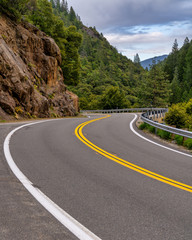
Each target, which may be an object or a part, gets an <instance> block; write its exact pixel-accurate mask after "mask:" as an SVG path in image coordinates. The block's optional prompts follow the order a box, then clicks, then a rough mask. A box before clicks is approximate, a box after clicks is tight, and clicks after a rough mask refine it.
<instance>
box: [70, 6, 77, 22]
mask: <svg viewBox="0 0 192 240" xmlns="http://www.w3.org/2000/svg"><path fill="white" fill-rule="evenodd" d="M69 20H70V21H71V22H74V21H75V20H76V13H75V11H74V9H73V7H71V8H70V11H69Z"/></svg>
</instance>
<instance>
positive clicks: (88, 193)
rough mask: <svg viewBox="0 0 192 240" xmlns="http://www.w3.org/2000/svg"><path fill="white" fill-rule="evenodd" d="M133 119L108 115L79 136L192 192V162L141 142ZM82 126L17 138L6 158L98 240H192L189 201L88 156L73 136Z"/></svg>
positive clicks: (32, 129)
mask: <svg viewBox="0 0 192 240" xmlns="http://www.w3.org/2000/svg"><path fill="white" fill-rule="evenodd" d="M91 118H92V117H91ZM93 118H95V117H93ZM133 118H134V115H132V114H113V115H112V116H111V117H110V118H106V119H103V120H100V121H95V122H92V123H90V124H88V125H86V126H85V127H84V128H83V135H84V136H85V137H86V138H87V139H88V140H89V141H90V142H91V143H93V144H95V145H96V146H98V147H99V148H102V149H104V150H105V151H106V152H109V153H111V154H113V155H114V156H117V157H119V158H121V159H124V160H126V161H128V162H129V163H131V164H134V165H137V166H139V167H141V168H144V169H147V170H148V171H151V172H154V173H156V174H159V175H161V176H164V177H166V178H169V179H172V180H174V181H177V182H181V183H183V184H186V185H189V186H192V174H191V171H192V158H190V157H187V156H183V155H180V154H178V153H175V152H171V151H169V150H168V149H163V148H161V147H159V146H157V145H153V144H151V143H149V142H147V141H145V140H144V139H142V138H139V137H138V136H137V135H135V134H134V133H133V132H132V131H131V130H130V127H129V124H130V121H132V120H133ZM82 122H85V119H80V118H77V119H62V120H57V121H49V122H45V123H42V124H37V125H34V126H28V127H25V128H23V129H21V130H19V131H17V132H16V133H15V134H14V135H13V137H12V139H11V142H10V150H11V154H12V156H13V159H14V161H15V163H16V164H17V166H18V167H19V169H20V170H21V171H22V172H23V173H24V174H25V175H26V176H27V177H28V178H29V179H30V181H31V182H33V184H34V185H35V186H37V188H39V189H40V190H41V191H42V192H43V193H45V194H46V195H47V196H48V197H49V198H50V199H52V200H53V201H54V202H55V203H56V204H58V205H59V206H60V207H61V208H62V209H64V210H65V211H66V212H67V213H69V214H70V215H71V216H72V217H74V218H75V219H76V220H77V221H79V222H80V223H81V224H83V225H84V226H85V227H86V228H88V229H89V230H90V231H92V232H93V233H94V234H96V235H97V236H98V237H99V238H101V239H103V240H118V239H119V240H124V239H125V240H127V239H131V240H138V239H146V240H148V239H155V240H156V239H157V240H158V239H159V240H160V239H161V240H162V239H165V240H166V239H171V240H174V239H177V240H178V239H179V240H182V239H185V240H188V239H190V240H191V237H192V226H191V225H192V224H191V223H192V210H191V205H192V198H191V193H190V192H187V191H184V190H182V189H179V188H176V187H174V186H170V185H168V184H166V183H163V182H160V181H157V180H156V179H153V178H151V177H148V176H146V175H143V174H141V173H138V172H135V171H134V170H131V169H129V168H126V167H124V166H122V165H120V164H118V163H116V162H114V161H111V160H110V159H109V158H106V157H104V156H102V155H101V154H99V153H98V152H95V151H93V149H91V148H89V147H88V146H87V145H85V144H84V143H82V142H81V141H79V139H78V138H77V137H76V135H75V132H74V131H75V129H76V127H77V126H78V125H79V124H81V123H82Z"/></svg>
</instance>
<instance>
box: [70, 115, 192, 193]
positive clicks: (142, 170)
mask: <svg viewBox="0 0 192 240" xmlns="http://www.w3.org/2000/svg"><path fill="white" fill-rule="evenodd" d="M108 117H110V115H107V116H105V117H102V118H97V119H93V120H90V121H87V122H85V123H82V124H80V125H79V126H77V128H76V129H75V135H76V136H77V137H78V138H79V140H80V141H82V142H83V143H84V144H86V145H87V146H88V147H90V148H91V149H93V150H94V151H96V152H98V153H100V154H101V155H103V156H105V157H107V158H109V159H111V160H112V161H114V162H116V163H119V164H121V165H123V166H125V167H127V168H129V169H132V170H134V171H136V172H139V173H141V174H144V175H146V176H148V177H151V178H153V179H156V180H158V181H160V182H164V183H166V184H169V185H172V186H174V187H177V188H180V189H182V190H185V191H188V192H192V186H189V185H186V184H184V183H181V182H177V181H175V180H173V179H170V178H167V177H164V176H162V175H159V174H157V173H154V172H151V171H149V170H147V169H145V168H142V167H139V166H137V165H135V164H133V163H130V162H128V161H126V160H124V159H122V158H119V157H117V156H115V155H113V154H111V153H109V152H107V151H105V150H103V149H102V148H100V147H98V146H96V145H95V144H93V143H92V142H90V141H89V140H88V139H87V138H86V137H85V136H84V135H83V132H82V130H83V128H84V127H85V126H86V125H88V124H90V123H92V122H95V121H98V120H101V119H105V118H108Z"/></svg>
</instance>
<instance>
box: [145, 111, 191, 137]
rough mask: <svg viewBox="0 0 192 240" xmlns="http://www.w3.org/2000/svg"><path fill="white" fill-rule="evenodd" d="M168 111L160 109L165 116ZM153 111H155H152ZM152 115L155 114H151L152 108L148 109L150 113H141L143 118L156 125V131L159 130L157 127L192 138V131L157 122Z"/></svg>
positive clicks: (146, 121) (161, 114)
mask: <svg viewBox="0 0 192 240" xmlns="http://www.w3.org/2000/svg"><path fill="white" fill-rule="evenodd" d="M157 110H158V109H157ZM167 111H168V109H165V108H164V109H161V110H160V116H163V117H164V116H165V113H166V112H167ZM151 113H153V112H151ZM150 116H153V114H151V115H150V110H149V111H148V113H143V114H142V115H141V120H142V121H143V122H145V123H147V124H149V125H151V126H153V127H155V129H156V130H155V132H156V131H157V129H161V130H164V131H167V132H170V133H173V134H176V135H180V136H183V137H186V138H191V139H192V132H190V131H186V130H182V129H178V128H174V127H170V126H167V125H164V124H161V123H157V122H155V121H153V120H150V119H149V118H150Z"/></svg>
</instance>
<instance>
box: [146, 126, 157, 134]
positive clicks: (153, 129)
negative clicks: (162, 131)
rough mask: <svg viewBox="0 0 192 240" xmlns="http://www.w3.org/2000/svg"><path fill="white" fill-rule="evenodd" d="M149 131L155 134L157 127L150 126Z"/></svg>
mask: <svg viewBox="0 0 192 240" xmlns="http://www.w3.org/2000/svg"><path fill="white" fill-rule="evenodd" d="M147 129H148V130H149V132H150V133H155V127H153V126H151V125H148V126H147Z"/></svg>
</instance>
